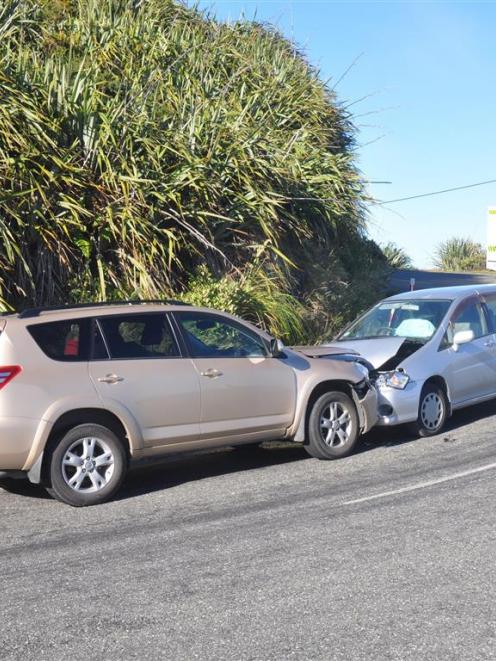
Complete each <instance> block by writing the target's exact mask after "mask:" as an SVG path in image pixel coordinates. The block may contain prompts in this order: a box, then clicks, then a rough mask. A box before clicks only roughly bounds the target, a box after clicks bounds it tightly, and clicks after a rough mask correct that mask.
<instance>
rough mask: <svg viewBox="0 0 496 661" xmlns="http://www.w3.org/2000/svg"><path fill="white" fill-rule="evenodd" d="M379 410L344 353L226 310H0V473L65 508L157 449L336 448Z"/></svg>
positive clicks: (327, 454) (350, 443) (98, 495)
mask: <svg viewBox="0 0 496 661" xmlns="http://www.w3.org/2000/svg"><path fill="white" fill-rule="evenodd" d="M376 420H377V395H376V391H375V389H374V387H373V386H371V384H370V383H369V380H368V372H367V369H366V368H365V367H364V366H363V365H361V364H360V363H359V362H356V361H355V357H354V356H353V355H350V353H349V351H348V350H346V349H343V350H340V349H335V348H334V349H329V348H327V349H323V348H320V349H319V348H300V349H298V350H291V349H287V348H285V347H283V346H282V344H281V343H280V342H279V341H277V340H275V339H273V338H271V337H270V336H269V335H267V334H266V333H264V332H263V331H261V330H260V329H258V328H256V327H255V326H252V325H251V324H249V323H246V322H244V321H241V320H240V319H236V318H235V317H232V316H230V315H228V314H225V313H222V312H217V311H214V310H208V309H202V308H195V307H190V306H185V305H181V304H180V303H175V302H169V303H165V304H164V303H156V302H151V303H150V302H144V301H139V302H131V303H125V304H124V303H119V304H102V305H98V304H92V305H79V306H71V307H64V308H58V309H47V308H45V309H30V310H25V311H24V312H21V313H19V314H11V315H4V316H3V317H0V477H2V478H3V479H5V478H12V477H26V476H27V477H28V478H29V479H30V480H31V482H34V483H38V484H42V485H44V486H45V487H46V488H47V489H48V491H49V492H50V494H52V495H53V496H54V497H55V498H57V499H59V500H61V501H63V502H65V503H68V504H70V505H74V506H83V505H93V504H96V503H100V502H102V501H104V500H106V499H108V498H110V497H111V496H112V495H113V494H115V492H116V490H117V489H118V488H119V486H120V485H121V483H122V480H123V479H124V476H125V474H126V470H127V468H128V466H129V464H130V463H131V462H135V461H137V460H140V459H145V458H150V457H159V456H163V455H166V454H176V453H179V452H185V451H191V450H197V449H205V448H214V447H219V446H225V445H229V446H231V445H242V444H250V443H257V442H261V441H268V440H276V439H287V440H292V441H296V442H301V443H305V447H306V449H307V451H308V452H309V453H310V454H311V455H312V456H314V457H318V458H320V459H330V458H335V457H342V456H344V455H345V454H348V453H349V452H351V450H352V449H353V447H354V445H355V443H356V441H357V438H358V436H359V434H360V432H363V431H367V430H368V429H369V428H370V427H371V426H372V425H374V424H375V422H376ZM7 481H8V480H7ZM4 483H5V482H4Z"/></svg>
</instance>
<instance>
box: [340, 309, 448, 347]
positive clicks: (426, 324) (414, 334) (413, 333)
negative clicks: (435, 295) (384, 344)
mask: <svg viewBox="0 0 496 661" xmlns="http://www.w3.org/2000/svg"><path fill="white" fill-rule="evenodd" d="M450 305H451V301H447V300H438V301H433V300H424V299H419V300H415V299H410V300H407V301H383V302H382V303H379V305H376V306H375V308H372V310H369V312H366V313H365V314H364V315H363V317H360V319H358V320H357V321H355V322H354V323H353V324H351V326H350V327H349V328H347V329H346V330H345V331H344V332H343V333H342V334H341V335H339V337H338V338H337V339H338V340H340V341H342V340H365V339H373V338H377V337H405V338H409V339H411V340H416V341H420V342H427V341H428V340H429V339H430V338H431V337H432V336H433V335H434V333H435V332H436V330H437V328H438V327H439V324H440V323H441V321H442V320H443V318H444V316H445V314H446V312H447V311H448V308H449V307H450Z"/></svg>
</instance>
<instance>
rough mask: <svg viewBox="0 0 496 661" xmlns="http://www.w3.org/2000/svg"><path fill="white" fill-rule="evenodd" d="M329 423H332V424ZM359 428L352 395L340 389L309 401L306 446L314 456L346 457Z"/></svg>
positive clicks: (350, 450) (318, 457) (354, 443)
mask: <svg viewBox="0 0 496 661" xmlns="http://www.w3.org/2000/svg"><path fill="white" fill-rule="evenodd" d="M345 414H346V416H345ZM340 419H341V421H340ZM324 421H328V422H324ZM332 423H334V425H335V426H334V427H332V428H331V427H330V426H329V425H330V424H332ZM324 424H325V426H324ZM340 430H341V433H340ZM359 431H360V430H359V425H358V413H357V410H356V407H355V404H354V402H353V400H352V399H351V397H349V396H348V395H347V394H346V393H344V392H340V391H331V392H326V393H324V394H323V395H321V396H320V397H319V398H318V399H317V400H316V401H315V402H314V403H313V405H312V409H311V411H310V415H309V418H308V435H307V436H308V437H307V442H306V444H305V450H306V451H307V452H308V454H309V455H310V456H311V457H315V458H316V459H339V458H340V457H345V456H346V455H348V454H350V453H351V452H352V451H353V449H354V447H355V445H356V442H357V440H358V436H359ZM333 432H334V433H333Z"/></svg>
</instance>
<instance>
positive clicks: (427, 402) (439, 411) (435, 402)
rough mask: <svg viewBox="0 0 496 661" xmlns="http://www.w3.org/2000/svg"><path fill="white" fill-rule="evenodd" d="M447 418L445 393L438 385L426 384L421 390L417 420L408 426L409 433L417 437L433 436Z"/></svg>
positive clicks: (437, 432)
mask: <svg viewBox="0 0 496 661" xmlns="http://www.w3.org/2000/svg"><path fill="white" fill-rule="evenodd" d="M447 417H448V398H447V397H446V393H445V392H444V390H443V389H442V388H440V387H439V386H438V385H436V384H434V383H428V384H427V385H425V386H424V387H423V388H422V392H421V394H420V402H419V413H418V418H417V420H416V422H414V423H413V424H411V425H410V429H411V431H412V432H413V433H414V434H416V435H417V436H434V435H435V434H439V432H440V431H441V429H442V428H443V427H444V423H445V422H446V418H447Z"/></svg>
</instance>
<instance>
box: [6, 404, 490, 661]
mask: <svg viewBox="0 0 496 661" xmlns="http://www.w3.org/2000/svg"><path fill="white" fill-rule="evenodd" d="M495 416H496V403H490V404H486V405H484V406H478V407H475V408H472V409H470V410H467V411H465V412H461V413H458V414H456V415H455V416H454V418H453V419H452V422H451V425H450V428H449V429H448V431H447V432H446V433H444V434H442V435H440V436H437V437H435V438H431V439H421V440H415V439H412V438H411V437H409V436H408V435H407V434H406V433H405V431H404V430H402V429H401V430H396V431H393V432H391V431H388V432H384V431H376V432H373V433H372V434H371V435H369V437H368V438H366V439H365V440H364V442H363V444H362V446H361V451H360V452H359V453H357V454H355V455H354V456H352V457H349V458H347V459H344V460H341V461H337V462H328V463H327V462H319V461H317V460H315V459H308V458H306V455H305V453H304V450H302V449H301V448H298V447H289V448H288V447H285V446H276V447H269V448H266V449H263V450H259V451H257V450H255V451H251V452H249V451H246V450H245V451H239V450H237V451H223V452H220V453H215V454H210V455H208V456H203V457H195V458H188V459H183V460H181V461H180V462H176V463H174V464H169V465H167V466H161V467H154V468H153V469H148V470H147V471H143V470H140V471H139V472H136V473H135V474H133V475H131V476H130V477H129V479H128V481H127V483H126V486H125V488H124V490H123V492H122V493H121V495H120V498H119V499H118V500H117V501H115V502H112V503H109V504H106V505H103V506H99V507H94V508H89V509H82V510H77V509H71V508H68V507H66V506H64V505H61V504H58V503H56V502H55V501H52V500H50V499H48V498H45V497H44V496H43V492H42V491H40V490H38V489H36V488H34V487H25V488H22V487H21V486H20V485H19V484H18V487H19V489H20V491H21V493H17V494H16V493H8V492H6V491H3V490H1V489H0V521H1V538H0V590H1V592H0V640H1V645H0V658H1V659H2V660H3V659H8V660H10V659H22V660H23V661H25V660H30V659H36V660H37V661H39V660H42V659H47V660H48V659H49V660H50V661H58V660H62V659H63V660H66V659H72V660H76V661H77V660H79V659H84V660H85V661H88V660H92V659H111V660H113V659H119V660H124V659H147V660H148V659H167V660H169V659H174V660H176V659H177V660H182V659H184V660H187V661H189V660H192V659H202V660H203V659H208V660H209V659H215V660H216V661H217V660H224V659H225V660H252V661H255V660H257V661H258V660H260V661H261V660H275V659H277V660H286V659H325V660H326V661H329V660H334V659H336V660H341V659H343V660H350V659H351V660H362V659H363V660H367V661H370V660H375V659H377V660H381V661H385V660H389V659H402V660H403V659H415V660H422V661H424V660H430V659H432V660H434V659H435V660H436V661H438V660H439V659H449V660H450V661H451V660H455V659H460V660H462V659H463V660H464V661H466V660H467V659H481V660H482V659H484V660H487V659H496V583H495V579H496V527H495V507H494V499H495V497H496V482H495V477H496V424H495V422H496V417H495ZM479 469H481V470H479ZM360 499H366V500H360ZM357 500H358V501H360V502H356V501H357Z"/></svg>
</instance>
